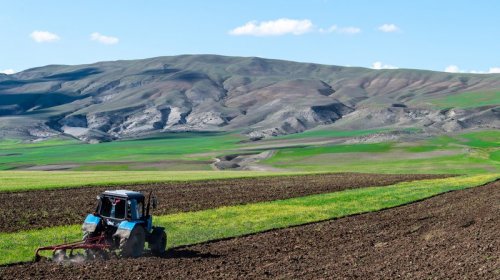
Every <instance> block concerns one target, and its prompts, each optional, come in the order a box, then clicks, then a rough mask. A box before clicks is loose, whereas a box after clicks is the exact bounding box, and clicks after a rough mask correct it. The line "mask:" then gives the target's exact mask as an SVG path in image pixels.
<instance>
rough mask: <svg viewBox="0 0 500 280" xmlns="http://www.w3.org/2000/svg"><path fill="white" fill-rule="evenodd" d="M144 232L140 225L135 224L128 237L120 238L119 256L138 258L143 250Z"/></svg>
mask: <svg viewBox="0 0 500 280" xmlns="http://www.w3.org/2000/svg"><path fill="white" fill-rule="evenodd" d="M145 241H146V232H145V231H144V228H143V227H142V226H140V225H136V226H135V227H134V229H133V230H132V232H130V235H129V237H128V238H122V239H121V240H120V251H121V256H122V257H125V258H138V257H140V256H142V252H143V251H144V243H145Z"/></svg>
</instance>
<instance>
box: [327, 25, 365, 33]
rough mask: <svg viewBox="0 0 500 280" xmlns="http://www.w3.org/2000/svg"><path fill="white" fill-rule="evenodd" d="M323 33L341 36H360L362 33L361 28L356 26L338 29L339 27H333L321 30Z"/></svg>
mask: <svg viewBox="0 0 500 280" xmlns="http://www.w3.org/2000/svg"><path fill="white" fill-rule="evenodd" d="M319 32H321V33H339V34H351V35H353V34H358V33H361V28H359V27H354V26H347V27H338V26H337V25H332V26H330V28H328V29H322V28H320V29H319Z"/></svg>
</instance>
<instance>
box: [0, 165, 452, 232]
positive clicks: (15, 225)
mask: <svg viewBox="0 0 500 280" xmlns="http://www.w3.org/2000/svg"><path fill="white" fill-rule="evenodd" d="M442 177H446V176H445V175H384V174H380V175H376V174H358V173H342V174H321V175H300V176H278V177H262V178H247V179H228V180H209V181H195V182H170V183H155V184H147V185H133V186H126V185H125V186H114V187H82V188H70V189H57V190H40V191H24V192H9V193H0V201H2V203H1V204H0V232H15V231H20V230H27V229H38V228H43V227H49V226H58V225H70V224H79V223H81V222H82V221H83V219H84V217H85V215H86V214H87V213H91V212H93V211H94V210H95V205H96V199H95V198H96V195H98V194H99V193H101V192H102V191H104V190H106V189H131V190H136V191H144V192H149V191H150V190H154V192H155V193H156V195H157V196H158V200H159V208H158V209H157V210H155V212H154V214H155V215H163V214H170V213H177V212H186V211H197V210H203V209H210V208H215V207H220V206H227V205H237V204H245V203H254V202H262V201H272V200H276V199H286V198H292V197H300V196H305V195H311V194H319V193H327V192H334V191H341V190H345V189H351V188H363V187H369V186H384V185H391V184H395V183H398V182H403V181H410V180H420V179H429V178H442Z"/></svg>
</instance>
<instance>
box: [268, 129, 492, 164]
mask: <svg viewBox="0 0 500 280" xmlns="http://www.w3.org/2000/svg"><path fill="white" fill-rule="evenodd" d="M499 139H500V131H497V130H490V131H476V132H469V133H464V134H457V135H443V136H437V137H434V138H430V139H428V140H425V141H418V142H409V143H398V142H392V143H391V142H383V143H371V144H352V145H329V146H306V147H290V148H285V149H280V150H278V151H277V152H276V154H275V155H274V156H273V157H272V158H269V159H267V160H264V161H263V163H265V164H268V165H271V166H273V167H277V168H282V169H289V170H290V169H291V170H296V171H322V170H328V171H331V172H349V171H351V172H352V171H356V172H368V173H450V174H480V173H496V172H500V161H499V151H500V141H499Z"/></svg>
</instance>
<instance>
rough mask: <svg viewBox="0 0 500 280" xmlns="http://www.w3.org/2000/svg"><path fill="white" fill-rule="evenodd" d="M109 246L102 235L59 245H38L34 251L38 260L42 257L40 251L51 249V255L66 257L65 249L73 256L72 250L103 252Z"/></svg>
mask: <svg viewBox="0 0 500 280" xmlns="http://www.w3.org/2000/svg"><path fill="white" fill-rule="evenodd" d="M109 248H111V244H108V243H107V242H106V239H105V238H104V235H101V236H97V237H92V238H87V239H86V240H84V241H74V242H69V243H64V244H59V245H52V246H45V247H39V248H38V249H36V251H35V261H36V262H38V261H40V260H41V259H42V256H40V251H52V255H53V257H56V256H58V257H62V258H66V257H67V255H66V251H67V250H69V251H70V253H69V257H70V258H71V257H72V256H73V250H77V249H83V250H92V251H97V252H104V251H105V250H107V249H109Z"/></svg>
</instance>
